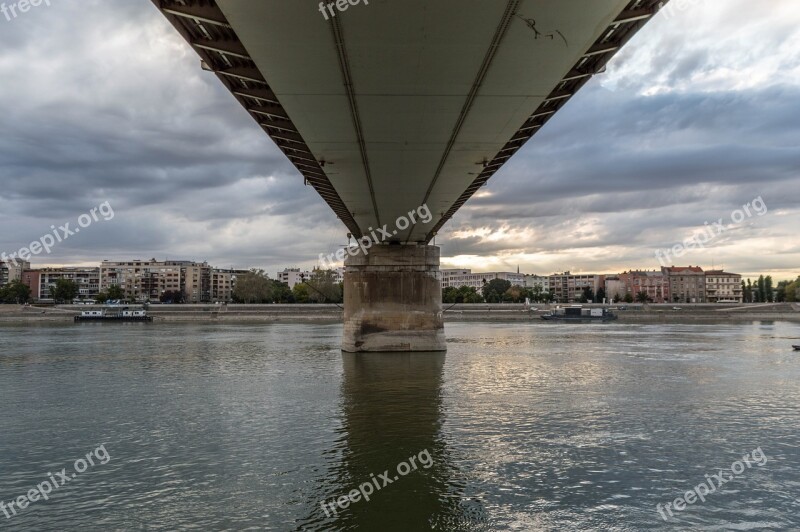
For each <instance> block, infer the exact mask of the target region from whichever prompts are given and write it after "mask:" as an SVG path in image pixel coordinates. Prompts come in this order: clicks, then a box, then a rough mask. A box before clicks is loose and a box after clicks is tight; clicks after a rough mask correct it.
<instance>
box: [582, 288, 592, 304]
mask: <svg viewBox="0 0 800 532" xmlns="http://www.w3.org/2000/svg"><path fill="white" fill-rule="evenodd" d="M592 301H594V290H592V287H591V286H584V287H583V292H582V293H581V303H591V302H592Z"/></svg>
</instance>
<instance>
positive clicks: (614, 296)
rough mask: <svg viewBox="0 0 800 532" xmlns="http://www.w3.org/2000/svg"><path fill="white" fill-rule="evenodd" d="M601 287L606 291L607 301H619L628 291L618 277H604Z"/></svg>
mask: <svg viewBox="0 0 800 532" xmlns="http://www.w3.org/2000/svg"><path fill="white" fill-rule="evenodd" d="M603 287H604V289H605V291H606V298H607V299H608V301H611V300H614V301H621V300H622V299H623V298H624V297H625V294H626V293H627V291H628V289H627V287H626V286H625V282H624V281H623V280H622V279H621V278H620V276H619V275H606V276H605V280H604V281H603Z"/></svg>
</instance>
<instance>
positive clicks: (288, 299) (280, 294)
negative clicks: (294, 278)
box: [272, 280, 294, 303]
mask: <svg viewBox="0 0 800 532" xmlns="http://www.w3.org/2000/svg"><path fill="white" fill-rule="evenodd" d="M272 300H273V301H274V302H275V303H294V294H293V293H292V289H291V288H289V285H288V284H286V283H282V282H280V281H275V280H273V281H272Z"/></svg>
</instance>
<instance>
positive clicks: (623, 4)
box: [152, 0, 665, 352]
mask: <svg viewBox="0 0 800 532" xmlns="http://www.w3.org/2000/svg"><path fill="white" fill-rule="evenodd" d="M152 1H153V3H154V4H155V5H156V6H157V7H158V8H159V10H160V11H161V12H162V13H163V14H164V15H165V16H166V17H167V19H168V20H169V21H170V22H171V23H172V25H173V26H174V27H175V28H176V29H177V31H178V32H179V33H180V34H181V35H182V36H183V37H184V38H185V39H186V41H187V42H188V43H189V44H190V45H191V46H192V47H193V48H194V50H195V51H196V52H197V54H198V55H199V56H200V59H201V65H202V67H203V68H204V69H206V70H208V71H211V72H213V73H214V74H215V75H216V76H217V77H218V78H219V80H220V82H221V83H223V85H225V87H227V89H228V90H229V91H230V92H231V94H232V96H233V97H234V98H236V99H237V100H238V101H239V103H240V104H241V105H242V106H243V107H244V108H245V109H246V111H247V112H248V113H249V114H250V115H251V116H252V118H253V120H255V122H256V124H257V127H260V128H262V129H263V130H264V132H265V133H266V134H267V135H269V137H270V138H271V139H272V140H273V142H274V143H275V144H276V145H277V146H278V148H279V149H280V150H281V151H282V152H283V153H284V154H285V155H286V157H287V158H288V159H289V161H291V162H292V164H293V165H294V166H295V167H296V168H297V170H298V172H299V173H300V174H301V175H302V176H303V178H304V179H305V182H306V183H307V184H308V185H310V186H312V187H313V188H314V189H315V190H316V191H317V193H318V194H319V195H320V196H321V197H322V198H323V199H324V200H325V201H326V202H327V204H328V205H329V206H330V207H331V209H332V210H333V211H334V213H336V215H337V217H338V218H339V219H340V220H341V221H342V223H343V224H344V225H345V226H346V227H347V228H348V230H349V232H350V233H351V234H352V235H353V236H354V237H355V238H357V239H362V242H363V243H369V244H370V245H369V246H366V245H364V246H362V247H361V248H360V250H359V251H358V252H355V251H353V250H352V249H349V250H347V251H348V253H346V254H345V253H344V251H342V252H341V253H340V256H341V257H344V256H346V260H345V265H346V274H345V334H344V338H343V346H342V348H343V349H344V350H345V351H351V352H358V351H438V350H444V349H445V338H444V329H443V322H442V316H441V291H440V288H439V282H438V280H437V278H436V274H437V272H438V268H439V249H438V248H437V247H435V246H431V245H430V244H429V243H430V241H431V240H432V239H433V238H434V236H435V235H436V233H437V231H439V230H440V228H441V227H442V226H443V225H444V224H445V223H446V222H447V221H448V220H449V219H450V218H451V217H452V216H453V214H454V213H455V212H456V211H457V210H458V209H459V208H460V207H461V206H462V205H463V204H464V203H465V202H466V201H467V200H468V199H469V198H470V197H471V196H472V195H473V194H475V193H476V192H477V191H478V190H480V188H481V187H483V186H484V185H486V183H487V182H488V180H489V179H490V178H491V177H492V176H493V175H494V174H495V173H496V172H497V170H499V169H500V168H501V167H502V166H503V165H504V164H505V163H506V162H507V161H508V160H509V159H510V158H511V157H512V156H513V155H514V154H515V153H516V152H517V151H518V150H519V149H520V148H522V146H524V145H525V143H527V142H528V141H529V140H530V139H531V138H532V137H533V136H534V135H535V134H536V133H537V132H538V131H539V130H541V129H542V127H543V126H544V125H545V124H546V123H547V121H548V120H550V119H551V118H552V117H553V115H554V114H555V113H557V112H558V111H559V109H561V108H562V107H563V106H564V105H565V104H566V103H567V102H568V101H569V100H570V98H572V97H573V96H574V95H575V94H576V93H577V92H578V91H579V90H580V88H581V87H583V86H584V85H585V84H586V82H587V81H589V80H590V79H591V78H592V76H594V75H596V74H598V73H601V72H603V70H604V68H605V65H606V64H607V63H608V61H609V60H610V59H611V58H612V57H613V56H614V54H616V53H617V52H618V51H619V50H620V49H621V48H622V47H623V46H624V45H625V44H626V43H627V42H628V40H630V39H631V37H633V35H635V34H636V32H637V31H638V30H639V29H641V28H642V27H643V26H644V25H645V24H646V23H647V22H648V21H649V20H650V19H651V18H652V17H653V16H654V15H655V14H656V13H657V12H658V9H659V8H660V6H661V5H663V4H664V3H665V2H663V1H659V0H591V2H587V1H586V0H334V1H331V0H326V1H324V2H318V1H315V0H260V1H258V2H255V1H253V0H216V1H214V0H152ZM179 90H180V88H179ZM183 90H186V89H183ZM376 239H377V242H376Z"/></svg>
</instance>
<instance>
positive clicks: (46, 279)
mask: <svg viewBox="0 0 800 532" xmlns="http://www.w3.org/2000/svg"><path fill="white" fill-rule="evenodd" d="M61 279H64V280H67V281H72V282H74V283H75V284H76V285H77V286H78V295H77V298H76V299H79V300H90V299H91V300H93V299H94V298H96V297H97V294H98V293H99V292H100V268H91V267H89V268H82V267H61V268H41V269H38V270H30V269H29V270H25V271H24V272H23V274H22V282H23V283H25V284H26V285H27V286H28V287H29V288H30V289H31V298H32V299H34V300H35V301H41V302H52V301H53V294H52V290H53V287H54V286H55V285H56V281H59V280H61Z"/></svg>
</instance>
